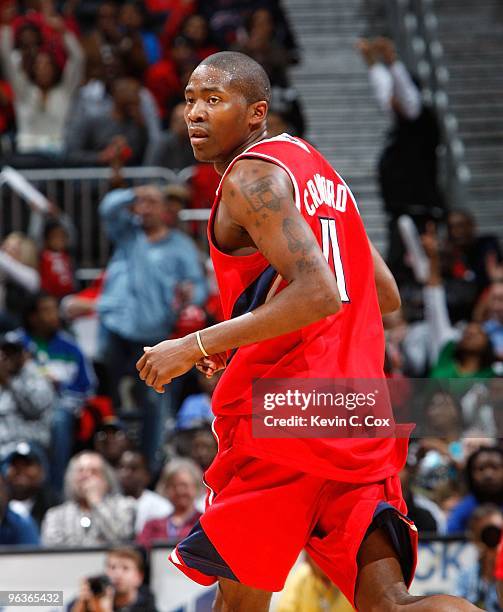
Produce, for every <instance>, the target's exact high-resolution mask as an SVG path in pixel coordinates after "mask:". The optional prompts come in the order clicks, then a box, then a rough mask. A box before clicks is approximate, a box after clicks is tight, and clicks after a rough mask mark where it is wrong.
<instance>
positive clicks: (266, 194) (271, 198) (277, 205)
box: [241, 175, 282, 212]
mask: <svg viewBox="0 0 503 612" xmlns="http://www.w3.org/2000/svg"><path fill="white" fill-rule="evenodd" d="M241 191H242V192H243V195H244V196H245V198H246V199H247V201H248V202H249V203H250V206H251V208H252V210H253V211H254V212H258V211H259V210H262V209H264V208H266V209H267V210H271V211H274V212H277V211H279V210H280V209H281V197H282V196H281V193H280V188H279V187H278V186H277V184H275V180H274V177H273V176H271V175H268V176H262V177H260V178H258V179H256V180H254V181H251V182H249V183H246V184H244V185H243V186H242V187H241Z"/></svg>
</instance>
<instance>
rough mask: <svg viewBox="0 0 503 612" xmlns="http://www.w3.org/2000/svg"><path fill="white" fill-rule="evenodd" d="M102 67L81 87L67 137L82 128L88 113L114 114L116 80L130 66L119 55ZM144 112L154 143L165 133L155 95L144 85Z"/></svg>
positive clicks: (150, 136)
mask: <svg viewBox="0 0 503 612" xmlns="http://www.w3.org/2000/svg"><path fill="white" fill-rule="evenodd" d="M101 68H102V69H101V71H100V72H98V73H96V75H95V76H93V77H92V78H90V79H89V80H88V81H87V83H86V84H85V85H83V86H82V87H80V88H79V90H78V92H77V95H76V97H75V101H74V111H73V113H72V115H71V117H70V120H69V122H68V125H67V127H66V139H67V140H68V139H71V138H72V134H73V132H74V131H79V129H80V128H79V124H80V123H82V122H84V121H87V117H98V118H99V117H103V116H110V115H111V114H112V112H113V107H114V99H113V95H112V94H113V89H114V83H115V82H116V81H117V80H118V79H121V78H124V77H125V76H126V70H125V68H124V66H123V65H122V63H121V62H120V61H119V60H117V59H116V58H111V59H110V61H109V62H107V63H106V64H104V65H102V67H101ZM139 94H140V112H141V116H142V118H143V121H144V123H145V127H146V128H147V132H148V141H149V143H151V144H152V143H154V142H156V140H157V139H158V138H159V135H160V133H161V121H160V118H159V111H158V108H157V103H156V101H155V98H154V96H153V95H152V94H151V93H150V91H149V90H148V89H147V88H146V87H143V86H142V85H141V86H140V92H139Z"/></svg>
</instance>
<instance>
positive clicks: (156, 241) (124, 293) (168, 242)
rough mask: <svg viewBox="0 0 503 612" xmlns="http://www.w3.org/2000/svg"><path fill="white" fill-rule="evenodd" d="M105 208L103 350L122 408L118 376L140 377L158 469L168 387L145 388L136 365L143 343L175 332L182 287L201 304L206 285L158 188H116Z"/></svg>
mask: <svg viewBox="0 0 503 612" xmlns="http://www.w3.org/2000/svg"><path fill="white" fill-rule="evenodd" d="M100 214H101V217H102V220H103V222H104V224H105V230H106V232H107V234H108V236H109V237H110V239H111V240H112V241H113V242H114V243H115V251H114V254H113V256H112V258H111V260H110V262H109V264H108V267H107V271H106V277H105V284H104V287H103V292H102V295H101V297H100V299H99V302H98V313H99V316H100V322H101V337H100V345H101V355H102V359H103V362H104V363H105V364H106V365H107V367H108V371H109V385H110V389H111V394H112V398H113V400H114V404H115V406H116V408H117V409H120V398H119V396H118V385H119V381H120V380H121V378H122V377H123V376H124V375H132V376H133V377H134V381H135V392H136V394H137V395H136V399H137V402H138V404H137V405H138V407H139V408H140V409H141V410H142V411H143V415H144V419H143V433H142V450H143V452H144V453H145V455H146V456H147V458H148V461H149V467H150V468H151V469H155V464H156V462H157V461H158V456H157V453H158V450H159V448H160V446H161V444H162V441H163V434H164V422H165V418H166V416H167V414H168V410H169V405H168V404H169V393H170V389H169V387H168V388H167V392H166V393H164V394H158V393H157V392H156V391H154V390H153V389H151V388H149V387H147V386H146V385H145V384H143V382H142V381H140V380H139V379H138V376H137V372H136V368H135V364H136V361H137V360H138V359H139V358H140V356H141V355H142V354H143V347H145V346H152V345H154V344H156V343H157V342H159V341H161V340H164V339H165V338H168V337H169V335H170V332H171V330H172V328H173V326H174V324H175V322H176V318H177V312H176V311H175V309H174V305H175V304H174V303H175V299H176V298H177V297H178V294H179V292H180V290H181V289H182V288H183V292H184V296H185V297H184V299H185V302H186V303H195V304H203V303H204V300H205V298H206V283H205V279H204V274H203V271H202V267H201V264H200V262H199V254H198V252H197V250H196V248H195V246H194V244H193V242H192V241H191V240H190V238H188V237H187V236H186V235H184V234H183V233H182V232H180V231H179V230H177V229H171V228H170V226H169V223H170V214H169V209H167V208H166V202H165V199H164V196H163V193H162V191H161V190H160V189H159V188H158V187H155V186H153V185H151V186H144V187H138V188H136V189H134V190H133V189H122V190H115V191H112V192H111V193H109V194H108V195H107V196H106V197H105V199H104V200H103V201H102V203H101V205H100ZM178 301H179V300H178ZM182 306H183V304H182Z"/></svg>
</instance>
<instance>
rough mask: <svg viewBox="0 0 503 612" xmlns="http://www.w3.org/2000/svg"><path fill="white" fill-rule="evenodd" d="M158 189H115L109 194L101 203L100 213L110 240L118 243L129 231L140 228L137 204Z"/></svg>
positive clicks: (145, 187) (143, 187) (146, 186)
mask: <svg viewBox="0 0 503 612" xmlns="http://www.w3.org/2000/svg"><path fill="white" fill-rule="evenodd" d="M152 189H153V190H157V188H156V187H151V186H148V185H145V186H142V187H136V188H135V189H132V188H131V189H114V190H113V191H110V192H109V193H107V195H106V196H105V197H104V198H103V200H102V201H101V204H100V207H99V213H100V217H101V221H102V222H103V225H104V229H105V232H106V234H107V236H108V238H109V239H110V240H112V241H114V242H118V241H120V240H121V238H123V237H124V235H125V234H126V233H127V232H128V231H134V230H135V229H137V228H138V224H137V222H136V217H135V214H134V212H133V207H134V205H135V202H136V201H137V199H138V198H139V197H147V198H148V197H149V196H150V195H151V191H152Z"/></svg>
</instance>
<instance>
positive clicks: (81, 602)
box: [69, 547, 156, 612]
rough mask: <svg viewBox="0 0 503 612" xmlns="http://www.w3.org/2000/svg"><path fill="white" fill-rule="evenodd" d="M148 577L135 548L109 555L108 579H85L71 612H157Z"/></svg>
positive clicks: (106, 565)
mask: <svg viewBox="0 0 503 612" xmlns="http://www.w3.org/2000/svg"><path fill="white" fill-rule="evenodd" d="M144 573H145V568H144V562H143V557H142V555H141V553H140V552H138V550H136V549H134V548H131V547H122V548H114V549H112V550H110V551H109V553H108V555H107V559H106V564H105V575H104V576H94V577H89V578H85V579H84V580H83V581H82V584H81V587H80V594H79V597H78V599H77V600H76V601H75V602H74V603H73V604H70V606H69V610H70V612H89V610H93V611H94V612H111V611H117V612H119V611H125V610H127V612H156V607H155V601H154V597H153V595H152V593H150V591H149V590H148V588H147V587H146V586H142V583H143V577H144Z"/></svg>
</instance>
